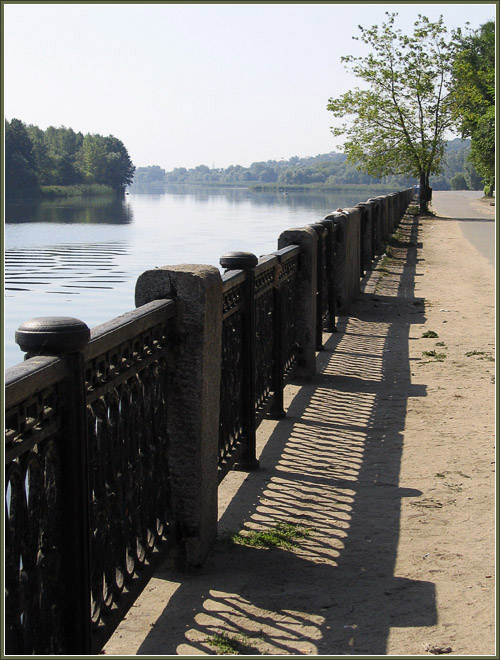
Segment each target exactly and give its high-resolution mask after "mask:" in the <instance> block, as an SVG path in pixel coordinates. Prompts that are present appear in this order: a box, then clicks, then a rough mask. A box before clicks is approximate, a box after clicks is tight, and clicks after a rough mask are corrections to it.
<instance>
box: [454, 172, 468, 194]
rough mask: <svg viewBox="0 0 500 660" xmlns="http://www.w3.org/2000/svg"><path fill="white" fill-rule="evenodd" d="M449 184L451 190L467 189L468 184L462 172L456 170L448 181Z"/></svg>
mask: <svg viewBox="0 0 500 660" xmlns="http://www.w3.org/2000/svg"><path fill="white" fill-rule="evenodd" d="M450 186H451V189H452V190H468V189H469V186H468V185H467V179H466V178H465V175H464V174H463V173H462V172H457V173H456V174H454V175H453V176H452V178H451V181H450Z"/></svg>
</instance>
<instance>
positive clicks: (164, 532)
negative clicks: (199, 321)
mask: <svg viewBox="0 0 500 660" xmlns="http://www.w3.org/2000/svg"><path fill="white" fill-rule="evenodd" d="M175 309H176V306H175V303H173V302H172V301H155V302H153V303H149V304H148V305H145V306H144V307H141V308H139V309H138V310H134V311H133V312H129V313H127V314H124V315H123V316H121V317H119V318H117V319H115V320H113V321H111V322H109V323H107V324H104V325H102V326H99V327H98V328H96V329H94V331H93V333H92V338H91V340H90V342H89V343H88V344H87V345H86V346H85V348H84V349H83V352H82V353H80V354H78V357H79V358H80V360H81V363H83V364H84V369H85V381H86V383H85V384H84V382H83V381H84V369H83V368H82V369H75V368H74V367H75V365H76V364H77V362H78V360H76V361H75V360H74V359H73V357H72V356H68V358H57V357H35V358H31V359H30V360H27V361H26V362H24V363H22V364H20V365H18V366H16V367H13V368H11V369H9V370H7V372H6V390H5V399H6V412H5V419H6V445H5V459H6V480H5V486H6V492H5V505H6V520H5V539H6V547H5V550H6V553H5V561H6V567H7V571H6V600H5V613H6V651H7V652H8V653H9V654H18V655H19V654H22V655H29V654H50V655H52V654H65V653H66V654H68V653H70V654H72V653H73V654H74V653H75V650H76V652H77V653H90V652H98V651H99V650H100V649H101V648H102V646H103V645H104V643H105V642H106V641H107V639H108V638H109V637H110V635H111V634H112V632H113V631H114V629H115V628H116V626H117V625H118V623H119V622H120V620H121V619H122V618H123V616H124V614H125V612H126V611H127V610H128V609H129V607H130V606H131V605H132V603H133V601H134V600H135V599H136V598H137V596H138V594H139V593H140V591H142V589H143V588H144V586H145V584H146V583H147V581H148V580H149V577H150V576H151V575H152V573H153V571H154V569H155V568H156V567H157V566H158V564H159V562H160V561H162V560H163V559H164V558H165V556H166V552H167V551H168V550H169V549H170V547H171V544H172V543H173V542H174V541H175V530H173V529H172V525H171V512H170V496H169V471H168V434H167V410H166V407H167V406H166V402H167V391H168V383H169V374H170V372H171V369H172V363H173V347H172V340H171V335H172V331H173V325H174V323H175V319H174V315H175ZM75 393H76V394H77V395H78V396H79V398H78V396H77V397H75ZM80 394H81V395H80ZM85 409H86V410H87V429H86V430H85V424H84V423H82V424H80V426H78V424H77V421H78V419H81V420H82V421H83V420H84V415H83V413H84V411H85ZM78 410H80V411H81V414H79V413H78ZM82 484H84V487H83V489H82V488H81V485H82ZM86 484H88V486H89V488H88V493H90V496H89V497H88V498H87V499H85V495H86V493H87V485H86ZM87 510H88V511H89V512H90V525H89V517H88V516H87V513H86V511H87ZM85 546H86V547H87V550H88V546H90V555H89V552H88V551H87V550H85ZM92 624H93V634H92V633H91V632H90V631H91V626H92Z"/></svg>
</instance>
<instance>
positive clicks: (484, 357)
mask: <svg viewBox="0 0 500 660" xmlns="http://www.w3.org/2000/svg"><path fill="white" fill-rule="evenodd" d="M476 356H477V357H478V358H479V359H480V360H487V361H488V362H495V358H494V357H491V355H488V353H486V352H485V351H468V352H467V353H466V354H465V357H476Z"/></svg>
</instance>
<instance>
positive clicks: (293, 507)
mask: <svg viewBox="0 0 500 660" xmlns="http://www.w3.org/2000/svg"><path fill="white" fill-rule="evenodd" d="M417 233H418V219H412V218H408V217H405V218H404V220H403V222H402V223H401V225H400V230H399V234H398V244H397V245H396V246H395V247H393V248H392V255H393V256H392V259H391V264H390V268H388V271H387V272H386V273H380V278H378V276H377V277H372V278H370V280H369V281H368V284H367V285H366V287H365V292H364V293H363V294H362V295H361V297H360V299H359V300H358V301H357V302H356V304H355V305H354V306H353V309H352V314H351V315H350V316H349V318H347V319H340V320H339V324H338V327H339V332H338V333H337V334H334V335H330V336H329V337H328V338H327V340H326V342H325V350H324V351H322V352H321V353H319V355H318V371H319V374H318V376H317V377H316V378H315V379H314V381H313V382H312V383H306V384H303V385H302V386H301V388H300V389H299V390H298V393H297V394H296V396H295V397H294V398H293V400H292V402H291V404H290V406H289V409H288V416H287V418H286V419H284V420H281V421H279V422H278V423H274V426H273V429H274V430H273V431H272V433H271V435H270V437H269V440H268V441H267V443H266V444H265V446H264V448H263V450H262V453H261V456H260V464H261V466H262V467H261V469H260V470H258V471H256V472H252V473H249V474H248V476H247V478H246V479H245V480H244V481H243V483H242V484H241V486H240V487H239V489H238V491H237V492H236V494H235V496H234V497H233V499H232V501H231V502H230V504H229V506H228V507H227V509H226V511H225V513H224V514H223V516H222V518H221V520H220V524H219V529H220V532H221V538H220V540H219V542H218V543H217V546H216V548H215V550H214V552H213V554H212V556H211V559H210V560H209V562H208V564H207V566H206V567H205V569H203V571H202V572H201V573H199V574H197V575H193V576H189V577H187V576H183V575H181V574H179V573H176V572H175V571H167V570H166V571H165V572H164V573H163V575H162V574H157V575H156V577H157V578H160V579H161V578H163V579H165V580H172V581H174V582H178V583H179V586H178V587H177V589H176V590H175V592H174V593H173V595H172V597H171V598H170V600H169V602H168V603H167V604H166V606H165V609H164V611H163V613H162V614H161V616H160V617H159V618H158V620H157V621H156V622H155V623H154V625H153V627H152V629H151V632H150V633H149V634H148V635H147V637H146V638H145V639H144V641H143V643H142V644H141V646H140V648H139V649H138V651H137V652H136V654H139V655H140V654H147V655H153V654H159V655H195V654H206V653H208V654H218V653H219V651H218V649H217V647H214V646H212V645H210V644H209V642H208V641H207V640H209V639H210V638H212V636H213V635H214V633H217V634H219V635H220V634H225V635H227V636H228V637H229V638H233V639H237V640H238V644H239V645H238V647H237V651H235V652H239V653H241V654H246V655H252V654H279V655H297V654H312V655H315V654H319V655H344V654H370V655H384V654H385V652H386V643H387V638H388V635H389V631H390V629H391V627H394V626H412V627H415V626H432V625H435V623H436V603H435V590H434V585H433V584H432V583H429V582H421V581H413V580H408V579H404V578H398V577H396V576H395V575H394V571H395V562H396V556H397V547H398V537H399V518H400V503H401V498H403V497H418V496H420V495H421V493H420V491H418V490H411V489H405V488H400V487H399V471H400V462H401V456H402V451H403V431H404V428H405V417H406V408H407V401H408V398H409V397H415V396H425V394H426V392H425V387H423V386H414V385H412V382H411V362H410V358H409V342H410V341H411V340H410V338H409V329H410V327H411V325H412V324H418V323H423V321H424V313H425V309H424V301H423V300H421V299H418V298H415V297H414V281H415V266H416V263H417ZM375 275H377V274H376V273H375ZM373 282H376V285H375V284H374V283H373ZM280 521H286V522H290V523H295V524H297V525H300V526H303V527H307V528H308V529H310V530H311V532H310V535H309V537H307V538H305V539H301V540H300V542H299V544H298V546H297V548H296V549H295V550H293V551H289V550H281V549H277V548H272V549H263V548H250V547H245V546H240V545H232V544H231V543H228V542H226V541H225V540H224V532H225V531H227V530H232V531H235V532H236V531H240V530H241V529H246V530H250V529H254V528H262V527H272V526H274V525H275V524H276V523H278V522H280ZM235 643H236V642H235ZM235 648H236V647H235Z"/></svg>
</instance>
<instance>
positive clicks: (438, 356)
mask: <svg viewBox="0 0 500 660" xmlns="http://www.w3.org/2000/svg"><path fill="white" fill-rule="evenodd" d="M422 355H423V356H424V357H431V358H434V360H435V361H436V362H443V360H445V359H446V355H445V354H444V353H436V351H434V350H433V351H422Z"/></svg>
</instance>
